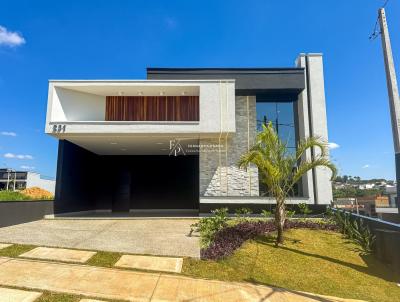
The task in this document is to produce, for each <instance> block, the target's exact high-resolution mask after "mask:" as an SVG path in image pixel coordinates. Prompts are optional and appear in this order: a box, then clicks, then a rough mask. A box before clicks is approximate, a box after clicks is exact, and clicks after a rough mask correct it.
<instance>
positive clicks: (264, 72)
mask: <svg viewBox="0 0 400 302" xmlns="http://www.w3.org/2000/svg"><path fill="white" fill-rule="evenodd" d="M147 79H149V80H179V79H184V80H210V79H213V80H215V79H225V80H227V79H235V80H236V83H235V88H236V95H255V94H263V93H273V94H287V95H296V96H297V95H298V94H299V93H300V92H301V91H303V89H304V88H305V86H304V83H305V75H304V69H303V68H147Z"/></svg>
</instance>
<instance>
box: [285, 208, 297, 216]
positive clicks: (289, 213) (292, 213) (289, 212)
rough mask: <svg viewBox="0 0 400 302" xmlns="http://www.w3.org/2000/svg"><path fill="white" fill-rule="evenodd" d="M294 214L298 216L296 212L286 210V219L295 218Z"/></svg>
mask: <svg viewBox="0 0 400 302" xmlns="http://www.w3.org/2000/svg"><path fill="white" fill-rule="evenodd" d="M294 214H296V211H290V210H286V217H287V218H293V216H294Z"/></svg>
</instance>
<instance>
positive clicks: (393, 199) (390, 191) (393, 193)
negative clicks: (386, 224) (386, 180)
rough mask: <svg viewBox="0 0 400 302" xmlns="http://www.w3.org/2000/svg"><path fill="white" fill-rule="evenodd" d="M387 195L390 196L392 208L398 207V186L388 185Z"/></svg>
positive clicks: (386, 187)
mask: <svg viewBox="0 0 400 302" xmlns="http://www.w3.org/2000/svg"><path fill="white" fill-rule="evenodd" d="M385 195H387V196H389V200H390V205H391V206H392V207H396V198H397V186H396V185H394V186H393V185H386V186H385Z"/></svg>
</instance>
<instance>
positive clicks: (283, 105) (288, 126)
mask: <svg viewBox="0 0 400 302" xmlns="http://www.w3.org/2000/svg"><path fill="white" fill-rule="evenodd" d="M294 101H295V100H290V99H288V100H282V99H273V98H271V97H265V96H257V103H256V116H257V130H258V131H261V129H262V125H263V124H267V123H269V122H271V123H272V125H273V127H274V128H275V130H276V132H277V133H278V136H279V137H280V139H281V140H282V141H283V142H285V143H286V144H287V147H288V149H289V151H291V152H295V150H296V144H297V142H296V127H295V118H294V114H295V112H294ZM259 180H260V187H259V188H260V195H261V196H263V195H264V196H265V195H269V194H268V188H267V187H266V186H265V185H264V184H263V183H262V182H261V179H259ZM298 188H299V184H298V185H297V186H296V187H295V188H294V192H292V194H291V195H294V196H299V194H300V192H299V189H298Z"/></svg>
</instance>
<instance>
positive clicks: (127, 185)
mask: <svg viewBox="0 0 400 302" xmlns="http://www.w3.org/2000/svg"><path fill="white" fill-rule="evenodd" d="M58 157H59V158H58V166H57V183H56V194H55V203H54V211H55V214H61V213H70V212H79V211H94V210H100V211H110V210H112V211H113V212H129V211H130V210H153V209H160V210H174V209H183V210H197V209H198V208H199V157H198V155H190V156H189V155H186V156H185V155H180V156H168V155H115V156H114V155H107V156H100V155H96V154H94V153H92V152H90V151H88V150H86V149H83V148H81V147H79V146H77V145H75V144H73V143H71V142H68V141H65V140H63V141H60V145H59V153H58Z"/></svg>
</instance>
